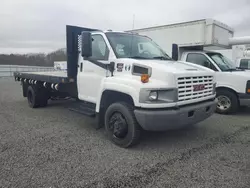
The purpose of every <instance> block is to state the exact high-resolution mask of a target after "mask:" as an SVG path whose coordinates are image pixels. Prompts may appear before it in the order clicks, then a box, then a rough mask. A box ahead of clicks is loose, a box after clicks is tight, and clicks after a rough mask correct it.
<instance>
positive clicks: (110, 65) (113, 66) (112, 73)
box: [108, 62, 115, 76]
mask: <svg viewBox="0 0 250 188" xmlns="http://www.w3.org/2000/svg"><path fill="white" fill-rule="evenodd" d="M108 69H109V71H110V72H111V76H114V71H115V63H114V62H110V64H109V65H108Z"/></svg>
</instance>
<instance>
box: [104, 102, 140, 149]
mask: <svg viewBox="0 0 250 188" xmlns="http://www.w3.org/2000/svg"><path fill="white" fill-rule="evenodd" d="M105 129H106V132H107V134H108V138H109V139H110V140H111V141H112V142H113V143H115V144H116V145H118V146H120V147H123V148H127V147H131V146H133V145H135V144H137V143H138V142H139V139H140V132H141V130H140V126H139V125H138V123H137V121H136V118H135V115H134V111H133V107H132V106H131V105H129V104H127V103H124V102H121V103H114V104H111V105H110V106H109V107H108V109H107V110H106V113H105Z"/></svg>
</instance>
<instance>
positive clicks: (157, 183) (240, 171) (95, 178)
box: [0, 78, 250, 188]
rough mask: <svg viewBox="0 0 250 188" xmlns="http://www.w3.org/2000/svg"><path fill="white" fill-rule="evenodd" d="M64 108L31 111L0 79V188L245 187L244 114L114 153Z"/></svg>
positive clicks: (16, 88) (248, 113)
mask: <svg viewBox="0 0 250 188" xmlns="http://www.w3.org/2000/svg"><path fill="white" fill-rule="evenodd" d="M68 102H69V101H57V102H51V103H50V105H49V106H48V107H47V108H40V109H35V110H34V109H31V108H29V107H28V104H27V101H26V99H25V98H23V97H22V91H21V87H20V83H18V82H14V81H13V80H12V79H6V78H0V187H4V188H5V187H47V188H50V187H51V188H54V187H84V188H85V187H86V188H88V187H112V188H113V187H142V188H144V187H153V188H155V187H180V188H183V187H188V188H190V187H199V188H201V187H209V188H211V187H225V188H228V187H237V188H241V187H246V188H247V187H250V109H245V110H244V111H242V112H240V113H238V114H237V115H233V116H222V115H217V114H215V115H213V116H212V117H211V118H210V119H208V120H206V121H204V122H202V123H200V124H197V125H195V126H194V127H192V128H189V129H186V130H179V131H170V132H164V133H152V132H145V133H143V135H142V141H141V144H140V145H138V146H136V147H134V148H131V149H122V148H119V147H117V146H115V145H113V144H112V143H110V141H108V140H107V138H106V136H105V132H104V130H103V129H101V130H95V129H94V127H93V125H94V121H93V120H92V119H90V118H87V117H84V116H82V115H80V114H77V113H74V112H71V111H69V110H68V109H67V108H66V106H67V103H68Z"/></svg>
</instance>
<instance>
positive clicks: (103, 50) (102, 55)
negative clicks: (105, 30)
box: [77, 34, 109, 103]
mask: <svg viewBox="0 0 250 188" xmlns="http://www.w3.org/2000/svg"><path fill="white" fill-rule="evenodd" d="M89 59H90V60H85V59H82V61H79V65H78V75H77V87H78V98H79V99H80V100H84V101H88V102H92V103H96V99H97V95H98V93H99V90H100V85H101V82H102V80H103V79H104V78H105V77H106V76H107V69H106V67H107V66H106V64H108V59H109V49H108V47H107V44H106V42H105V40H104V38H103V36H102V35H101V34H93V35H92V56H91V57H90V58H89Z"/></svg>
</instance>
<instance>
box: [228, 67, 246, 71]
mask: <svg viewBox="0 0 250 188" xmlns="http://www.w3.org/2000/svg"><path fill="white" fill-rule="evenodd" d="M225 71H243V70H242V69H237V68H229V69H226V70H225Z"/></svg>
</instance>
